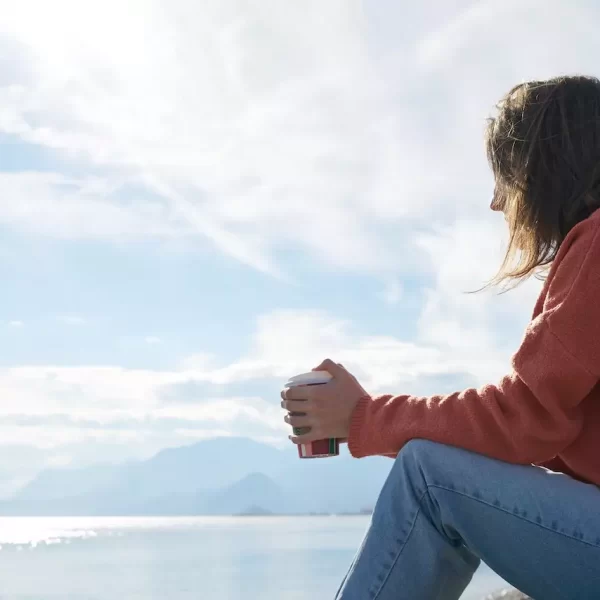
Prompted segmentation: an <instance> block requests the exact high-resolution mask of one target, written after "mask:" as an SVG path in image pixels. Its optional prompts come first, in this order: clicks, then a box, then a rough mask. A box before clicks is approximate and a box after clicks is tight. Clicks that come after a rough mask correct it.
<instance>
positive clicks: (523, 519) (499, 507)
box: [421, 484, 600, 550]
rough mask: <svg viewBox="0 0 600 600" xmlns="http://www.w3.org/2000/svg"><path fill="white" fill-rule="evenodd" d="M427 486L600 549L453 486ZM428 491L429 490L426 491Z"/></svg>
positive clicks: (599, 548)
mask: <svg viewBox="0 0 600 600" xmlns="http://www.w3.org/2000/svg"><path fill="white" fill-rule="evenodd" d="M427 488H428V489H429V488H437V489H440V490H445V491H446V492H451V493H453V494H458V495H459V496H463V497H464V498H469V500H473V501H474V502H479V504H484V505H485V506H489V507H490V508H493V509H495V510H499V511H500V512H503V513H505V514H507V515H510V516H512V517H517V519H520V520H521V521H525V523H529V524H530V525H535V526H536V527H539V528H540V529H544V530H545V531H548V532H549V533H555V534H557V535H561V536H563V537H566V538H567V539H569V540H573V541H574V542H580V543H581V544H585V545H586V546H590V547H592V548H596V550H600V546H598V545H597V544H592V543H591V542H588V541H586V540H582V539H579V538H576V537H573V536H572V535H569V534H568V533H563V532H562V531H558V530H557V529H552V528H550V527H546V526H545V525H542V524H541V523H537V522H535V521H531V520H529V519H526V518H525V517H522V516H521V515H516V514H515V513H514V512H512V511H510V510H506V509H505V508H502V506H496V505H495V504H491V503H489V502H486V501H485V500H482V499H481V498H475V497H473V496H471V495H470V494H467V493H465V492H459V491H458V490H453V489H451V488H447V487H445V486H443V485H439V484H438V485H436V484H428V485H427ZM426 493H427V492H426ZM424 496H425V494H423V496H421V500H422V499H423V497H424Z"/></svg>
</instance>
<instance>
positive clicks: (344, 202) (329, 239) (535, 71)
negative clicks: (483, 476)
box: [0, 0, 600, 456]
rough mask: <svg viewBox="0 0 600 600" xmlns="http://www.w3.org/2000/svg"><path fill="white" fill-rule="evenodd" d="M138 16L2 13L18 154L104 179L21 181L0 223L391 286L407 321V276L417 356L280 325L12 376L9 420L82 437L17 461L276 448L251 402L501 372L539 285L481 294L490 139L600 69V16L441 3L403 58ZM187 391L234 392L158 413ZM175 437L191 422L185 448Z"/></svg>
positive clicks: (409, 386)
mask: <svg viewBox="0 0 600 600" xmlns="http://www.w3.org/2000/svg"><path fill="white" fill-rule="evenodd" d="M450 4H452V9H451V8H449V5H450ZM394 5H395V6H396V9H395V10H398V11H399V10H400V9H398V8H397V6H398V3H394ZM127 6H128V10H126V11H124V10H123V3H122V2H117V1H116V0H105V1H104V2H102V3H100V2H95V3H94V2H86V3H82V2H80V1H76V0H54V2H52V3H43V2H39V1H37V2H36V1H34V0H21V2H19V3H15V2H13V1H10V2H9V1H8V0H0V12H1V14H2V19H0V133H3V134H6V135H9V136H12V137H14V138H16V139H18V140H20V141H21V142H22V143H25V144H31V145H37V146H42V147H44V148H45V149H46V150H49V151H50V153H51V154H52V156H54V157H59V158H62V159H66V160H67V161H70V162H69V166H70V169H71V171H73V172H76V173H83V175H76V176H74V175H72V174H65V173H63V172H60V171H61V169H60V167H59V166H57V167H56V168H55V172H52V173H48V172H44V173H42V172H23V173H0V189H2V197H1V198H0V225H1V226H2V227H3V228H7V229H10V230H14V231H17V232H20V233H21V234H25V235H30V236H43V237H52V238H58V239H61V240H81V239H90V238H91V239H94V240H102V241H110V242H111V243H118V244H125V243H129V242H130V241H138V240H148V239H152V240H160V241H163V242H164V241H168V242H170V243H171V242H173V241H181V240H185V241H186V242H187V241H189V240H192V241H193V242H196V241H197V240H198V239H202V240H208V241H210V243H212V244H213V245H214V246H215V247H216V248H218V249H219V250H220V251H221V252H223V253H225V254H226V255H228V256H230V257H233V258H234V259H236V260H239V261H241V262H242V263H244V264H247V265H249V266H251V267H253V268H255V269H258V270H260V271H263V272H267V273H271V274H275V275H281V274H282V272H286V269H287V268H288V266H287V265H286V264H284V263H283V262H282V260H283V259H282V258H281V257H282V256H286V255H287V253H286V252H281V251H282V250H285V251H288V250H290V249H291V250H293V251H298V253H299V255H300V256H301V257H302V259H303V260H304V259H307V260H310V259H312V260H317V261H318V262H319V264H324V265H325V266H327V267H330V268H334V269H336V270H343V269H344V270H349V271H366V272H369V273H372V274H375V275H376V276H377V281H384V282H385V289H384V290H383V293H382V299H383V300H384V301H386V302H388V303H389V304H391V305H396V304H397V305H398V306H399V307H400V308H401V302H402V297H403V296H402V293H403V287H406V288H408V284H407V285H405V284H404V281H405V279H404V275H406V274H410V275H418V276H419V277H421V278H422V280H424V281H427V283H426V289H425V290H424V297H425V303H424V306H423V311H422V314H421V315H420V318H419V321H418V335H417V337H416V338H415V339H413V340H407V339H397V338H395V337H391V336H390V337H382V336H372V335H369V333H368V331H363V330H358V329H356V327H355V326H354V325H353V324H352V323H348V322H344V321H341V320H339V319H337V318H336V317H334V316H332V315H330V314H326V313H323V312H319V311H296V312H293V311H292V312H290V311H276V312H273V313H271V314H269V315H265V316H263V317H262V318H261V319H259V320H258V323H257V330H256V333H255V336H254V338H253V340H252V342H253V343H252V345H251V349H250V350H249V351H248V352H247V353H246V354H244V355H243V356H240V357H238V359H237V360H235V361H232V362H231V363H228V364H223V363H222V362H221V361H219V359H218V357H215V356H212V355H209V354H202V353H200V354H198V355H194V356H191V357H189V358H188V359H187V360H186V361H182V364H181V366H180V368H179V369H177V370H171V371H166V370H165V371H150V370H147V371H145V370H130V369H122V368H119V367H117V366H114V367H97V366H89V367H55V366H46V367H22V368H18V369H9V370H7V369H4V370H1V371H0V387H2V389H3V390H5V393H6V394H7V396H6V397H7V398H11V399H12V401H11V402H7V403H3V404H2V405H0V415H4V416H6V417H8V416H11V415H13V416H14V414H16V413H20V414H26V415H30V416H31V415H33V416H35V415H37V416H40V417H44V416H47V415H52V414H54V415H70V416H72V418H73V419H75V420H79V425H77V422H66V423H62V424H58V422H56V423H54V425H47V426H43V425H39V424H37V425H33V424H31V423H30V424H29V425H18V426H16V425H14V424H12V425H11V424H10V423H8V424H6V425H4V426H3V427H4V429H3V430H2V435H6V439H15V440H16V439H17V437H18V436H23V435H25V437H26V439H28V440H31V441H32V443H39V444H43V445H44V446H47V447H56V448H58V449H60V448H62V447H63V446H64V445H66V444H67V443H69V444H82V443H84V442H85V440H89V439H90V436H91V437H92V438H94V439H95V440H102V443H108V442H110V440H113V441H115V442H118V443H123V444H125V443H128V444H129V443H130V444H131V447H132V448H133V447H141V445H144V444H146V443H147V440H148V439H152V440H154V441H153V442H152V444H160V443H172V442H173V441H174V440H176V439H177V435H181V436H188V435H191V436H197V437H202V436H209V435H213V434H214V433H215V432H219V433H234V432H238V431H239V432H242V433H243V432H247V431H249V430H252V432H253V435H254V436H256V437H264V438H273V437H275V438H276V437H277V436H278V435H280V432H281V431H282V430H281V429H280V428H281V423H280V415H279V413H278V409H277V401H276V398H274V399H271V398H270V397H269V398H268V399H267V398H261V397H260V394H255V393H252V394H240V393H239V387H240V385H241V387H242V388H243V387H244V386H248V387H249V386H250V385H251V383H252V382H256V381H262V380H265V381H266V380H272V381H280V380H283V379H285V378H286V377H287V376H289V375H290V374H291V373H293V372H296V371H299V370H304V369H306V368H310V367H311V366H314V363H315V362H316V361H319V360H320V359H321V358H323V357H325V356H328V355H331V356H332V357H334V358H338V359H339V360H341V361H342V362H344V364H347V365H348V366H349V367H351V368H355V369H356V370H357V372H358V374H359V375H360V376H361V377H362V378H363V380H364V382H365V385H367V386H368V387H369V389H372V390H373V391H388V390H389V391H398V392H402V391H414V392H417V393H420V392H423V393H426V392H428V391H435V390H433V386H434V385H437V384H438V383H439V382H440V381H442V382H444V385H448V386H450V385H454V384H455V383H456V384H458V382H460V383H461V384H462V383H463V382H465V381H468V382H473V383H484V382H486V381H490V380H493V379H494V378H496V377H498V376H500V375H501V374H502V373H503V372H504V370H505V368H506V367H507V365H508V357H509V355H510V352H511V351H513V350H514V349H515V342H516V340H517V339H518V337H520V331H521V329H522V327H523V326H524V324H525V321H526V320H527V317H528V316H529V315H528V313H529V310H530V306H532V304H533V297H534V295H535V294H536V293H537V290H538V289H539V286H538V284H536V283H535V282H530V283H528V284H527V285H525V286H523V287H522V288H519V289H517V290H515V291H513V292H511V293H510V294H508V295H506V296H503V297H502V298H497V297H495V296H494V295H493V294H490V293H485V294H479V295H476V296H473V295H467V294H465V293H464V292H466V291H469V290H473V289H476V288H478V287H480V286H481V285H482V284H483V283H484V282H485V281H486V280H487V279H489V278H490V277H491V275H493V273H494V268H495V266H496V265H497V264H498V262H499V258H500V252H501V242H502V237H503V234H504V227H505V224H504V223H503V221H502V219H501V218H498V217H497V216H495V215H491V214H488V212H489V211H487V204H488V200H487V199H488V198H489V196H490V194H491V190H492V182H491V177H490V174H489V172H488V170H487V166H486V164H485V157H484V153H483V149H482V145H483V144H482V141H481V137H482V135H481V134H482V128H483V122H484V118H485V117H486V116H487V114H488V113H489V111H490V109H491V107H492V106H493V104H494V103H495V102H496V100H497V99H498V98H499V96H500V95H501V94H502V93H504V92H505V91H506V90H507V89H508V88H509V87H511V86H512V85H513V84H514V83H516V82H517V81H520V80H522V79H525V78H531V77H545V76H549V75H554V74H557V73H560V72H572V71H579V72H592V73H593V72H595V71H596V69H597V66H596V64H595V63H596V60H597V59H596V57H597V56H598V50H600V38H599V37H598V36H597V35H596V32H595V30H594V24H595V23H596V22H597V20H598V17H599V16H600V7H598V5H597V3H594V2H591V1H581V2H578V3H566V2H563V1H562V0H544V1H543V0H519V1H517V0H508V1H506V2H503V3H498V2H496V1H494V0H485V1H482V2H462V3H447V2H446V1H445V0H439V1H438V2H435V1H433V0H432V1H430V2H428V3H425V4H424V5H419V6H418V7H416V6H415V7H411V6H409V5H406V7H404V6H403V8H402V12H401V14H400V15H399V18H398V19H397V21H398V23H397V26H394V27H393V28H391V30H392V31H393V33H388V38H387V39H385V40H383V39H380V37H381V36H379V35H378V34H379V32H378V31H373V30H372V28H371V25H372V24H371V23H369V22H368V13H369V10H368V9H367V8H365V7H364V5H362V4H361V3H359V2H358V0H350V1H346V0H333V1H331V2H326V3H323V2H319V1H318V0H307V1H305V2H302V3H284V2H281V1H280V0H264V1H263V2H260V3H239V2H235V1H233V0H211V1H206V2H203V3H197V2H194V1H192V0H175V1H173V2H169V3H167V2H166V1H160V0H157V1H155V2H144V1H143V0H132V1H131V2H129V3H128V5H127ZM369 6H370V5H369ZM379 6H385V3H382V4H381V5H378V7H379ZM455 7H459V10H457V9H456V8H455ZM370 10H373V9H372V7H371V8H370ZM380 10H385V9H383V8H381V9H380ZM438 11H443V12H444V15H446V14H447V15H448V18H447V19H446V18H445V17H444V19H437V18H436V17H434V16H432V15H434V14H436V15H437V14H438ZM413 12H414V13H415V14H416V12H419V14H420V15H421V16H423V15H424V18H422V19H421V20H418V21H417V20H415V19H413V18H412V17H413ZM450 13H453V14H450ZM32 15H35V18H32ZM66 15H68V16H66ZM440 20H442V21H445V22H444V23H443V24H441V25H439V26H438V24H437V23H439V22H440ZM417 22H418V23H420V24H421V25H422V26H423V27H424V29H423V30H422V31H418V30H414V23H417ZM107 40H108V41H109V43H107ZM406 40H410V42H407V41H406ZM412 40H416V41H415V42H414V43H412ZM1 57H6V58H5V59H4V60H2V58H1ZM59 164H60V163H59ZM194 247H195V246H194ZM290 275H291V276H293V273H291V274H290ZM15 323H18V322H16V321H15ZM151 339H153V336H148V337H147V338H146V341H147V342H148V340H151ZM482 348H484V349H485V350H486V351H485V353H483V352H482ZM189 382H193V383H198V382H200V383H203V384H207V385H210V386H215V387H216V388H219V389H220V390H221V392H220V393H219V394H215V396H214V397H213V396H210V395H206V396H205V397H204V398H203V402H202V403H201V405H200V404H194V403H193V402H187V403H181V404H177V403H171V404H169V403H167V404H165V403H164V402H162V401H161V393H162V391H164V389H165V388H167V387H169V386H176V385H181V384H186V383H189ZM233 386H236V393H235V394H233V393H230V394H229V395H227V394H228V392H227V390H228V389H229V390H230V389H231V388H232V387H233ZM430 388H431V389H430ZM253 389H254V388H253ZM84 419H87V420H88V421H89V420H90V419H91V420H96V421H97V426H96V427H91V426H85V427H84V426H83V420H84ZM126 419H132V420H133V421H131V422H130V426H127V423H125V422H124V420H126ZM169 419H180V420H181V422H179V423H178V424H177V427H173V428H172V430H171V432H170V433H169V435H167V434H165V433H164V431H162V429H161V425H160V424H161V423H162V424H165V423H170V424H172V421H169ZM132 423H134V424H132ZM253 428H254V429H253ZM11 436H13V437H11ZM69 440H70V441H69ZM97 443H100V442H97ZM144 447H145V448H147V447H148V446H144ZM67 454H68V455H70V452H67ZM60 455H61V456H64V455H63V454H62V450H61V454H60Z"/></svg>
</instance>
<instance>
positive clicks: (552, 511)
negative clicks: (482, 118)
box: [282, 77, 600, 600]
mask: <svg viewBox="0 0 600 600" xmlns="http://www.w3.org/2000/svg"><path fill="white" fill-rule="evenodd" d="M498 109H499V110H498V115H497V116H496V118H494V119H491V120H490V122H489V126H488V130H487V136H486V138H487V139H486V143H487V152H488V157H489V161H490V164H491V167H492V170H493V173H494V176H495V192H494V199H493V201H492V206H491V208H492V209H493V210H497V211H502V212H504V215H505V218H506V220H507V222H508V226H509V229H510V242H509V247H508V251H507V254H506V258H505V260H504V263H503V265H502V268H501V270H500V273H499V275H498V276H497V277H496V280H495V282H513V283H514V282H518V281H520V280H522V279H524V278H526V277H528V276H529V275H531V274H533V273H534V272H538V271H539V270H540V269H541V268H543V267H550V268H549V272H548V274H547V277H546V281H545V285H544V288H543V290H542V292H541V294H540V297H539V299H538V301H537V303H536V305H535V308H534V312H533V319H532V321H531V323H530V325H529V326H528V328H527V330H526V333H525V337H524V339H523V342H522V344H521V347H520V348H519V349H518V351H517V352H516V354H515V355H514V357H513V360H512V372H511V373H510V374H509V375H507V376H506V377H504V378H503V379H502V380H501V382H500V383H499V384H498V385H486V386H484V387H482V388H480V389H468V390H465V391H463V392H460V393H455V394H451V395H448V396H433V397H430V398H417V397H414V396H407V395H404V396H391V395H386V396H379V397H371V396H369V395H368V394H367V393H366V392H365V390H364V389H363V388H362V387H361V385H360V384H359V383H358V381H357V380H356V379H355V378H354V377H353V376H352V375H351V374H350V373H348V372H347V371H346V370H345V369H344V368H343V367H342V366H341V365H337V364H336V363H334V362H332V361H330V360H327V361H325V362H323V363H322V364H321V365H319V366H318V367H317V369H318V370H327V371H329V372H330V373H331V374H332V375H333V379H332V381H331V382H330V383H328V384H326V385H323V386H314V387H303V388H302V387H298V388H293V389H289V390H287V391H285V392H284V393H283V394H282V395H283V402H282V406H283V408H284V409H286V410H287V411H289V412H302V413H305V416H301V417H299V416H291V415H290V414H289V413H288V414H287V415H286V417H285V420H286V422H287V423H289V424H290V425H292V426H294V427H311V430H310V433H309V434H307V435H304V436H301V437H292V438H291V439H292V441H293V442H294V443H296V444H300V443H306V442H309V441H312V440H315V439H320V438H326V437H338V438H347V440H348V444H349V449H350V452H351V453H352V455H353V456H355V457H363V456H369V455H386V456H390V457H394V458H395V463H394V466H393V468H392V470H391V473H390V475H389V477H388V479H387V481H386V483H385V485H384V487H383V489H382V491H381V494H380V497H379V500H378V502H377V505H376V507H375V510H374V513H373V518H372V521H371V524H370V526H369V530H368V532H367V534H366V538H365V540H364V542H363V544H362V546H361V548H360V550H359V552H358V555H357V556H356V558H355V560H354V562H353V564H352V566H351V568H350V570H349V572H348V574H347V576H346V578H345V580H344V582H343V583H342V586H341V588H340V590H339V592H338V595H337V598H338V600H374V599H378V600H402V599H407V600H408V599H411V600H413V599H425V600H430V599H436V600H442V599H443V600H450V599H456V598H459V597H460V595H461V593H462V592H463V590H464V589H465V587H466V586H467V584H468V583H469V581H470V580H471V577H472V575H473V573H474V572H475V570H476V568H477V566H478V565H479V561H480V559H482V560H484V561H485V562H486V563H487V564H488V565H490V566H491V567H492V568H493V569H494V570H495V571H496V572H497V573H499V574H500V575H501V576H502V577H503V578H504V579H506V580H507V581H509V582H510V583H511V584H513V585H515V586H516V587H518V588H519V589H521V590H522V591H524V592H526V593H527V594H529V595H530V596H532V597H533V598H535V599H536V600H559V599H560V600H564V599H566V598H569V599H575V598H577V599H587V598H590V599H591V598H595V599H598V598H600V488H599V487H597V486H599V485H600V385H599V382H600V210H596V209H597V208H599V207H600V81H598V80H597V79H594V78H590V77H560V78H555V79H550V80H548V81H535V82H529V83H525V84H521V85H518V86H516V87H515V88H513V89H512V90H511V91H510V92H509V93H508V94H507V95H506V97H505V98H504V99H503V100H502V101H501V103H500V104H499V106H498Z"/></svg>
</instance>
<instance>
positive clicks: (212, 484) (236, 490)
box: [0, 437, 392, 515]
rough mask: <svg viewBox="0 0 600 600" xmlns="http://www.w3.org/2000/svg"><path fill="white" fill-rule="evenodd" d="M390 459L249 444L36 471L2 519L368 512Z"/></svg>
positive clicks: (1, 505)
mask: <svg viewBox="0 0 600 600" xmlns="http://www.w3.org/2000/svg"><path fill="white" fill-rule="evenodd" d="M391 465H392V461H391V460H389V459H385V458H371V459H361V460H359V461H358V460H354V459H352V458H350V457H349V456H348V455H342V456H339V457H336V458H328V459H317V460H300V459H299V458H298V457H297V454H296V450H295V448H294V447H292V446H290V447H289V448H286V449H285V450H279V449H277V448H274V447H272V446H269V445H266V444H260V443H258V442H254V441H252V440H249V439H246V438H227V437H223V438H217V439H213V440H206V441H202V442H198V443H196V444H193V445H191V446H184V447H180V448H169V449H167V450H163V451H161V452H159V453H158V454H156V455H155V456H153V457H152V458H150V459H148V460H144V461H130V462H127V463H124V464H121V465H98V466H94V467H88V468H80V469H51V470H48V471H44V472H42V473H40V474H39V475H38V476H37V477H36V478H35V479H34V480H33V481H31V482H30V483H29V484H28V485H26V486H24V487H23V488H22V489H21V490H19V491H18V492H17V493H16V494H14V496H13V497H12V498H10V499H9V500H5V501H2V502H0V514H6V515H15V514H20V515H194V514H206V515H223V514H249V513H252V514H271V513H273V514H291V513H310V512H313V513H314V512H316V513H342V512H358V511H360V510H362V509H364V508H367V507H372V506H373V505H374V502H375V500H376V498H377V494H378V492H379V490H380V489H381V486H382V484H383V482H384V481H385V477H386V476H387V474H388V472H389V469H390V467H391Z"/></svg>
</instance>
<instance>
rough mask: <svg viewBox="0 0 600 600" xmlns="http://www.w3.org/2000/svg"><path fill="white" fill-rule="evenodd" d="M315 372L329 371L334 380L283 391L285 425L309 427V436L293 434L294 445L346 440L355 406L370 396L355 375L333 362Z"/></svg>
mask: <svg viewBox="0 0 600 600" xmlns="http://www.w3.org/2000/svg"><path fill="white" fill-rule="evenodd" d="M313 371H327V372H328V373H329V374H330V375H331V376H332V379H331V381H329V382H328V383H325V384H322V385H303V386H298V387H294V388H289V389H287V390H284V391H283V392H281V398H282V402H281V407H282V408H284V409H285V410H287V411H288V414H287V415H286V416H285V418H284V420H285V422H286V423H288V424H289V425H291V426H292V427H310V432H309V433H306V434H304V435H298V436H293V435H292V436H290V440H292V442H294V444H307V443H309V442H313V441H315V440H322V439H326V438H338V439H341V440H345V439H347V438H348V432H349V429H350V419H351V417H352V412H353V411H354V407H355V406H356V404H357V403H358V401H359V400H360V399H361V398H364V397H365V396H368V394H367V392H366V391H365V390H364V388H363V387H362V386H361V385H360V383H358V381H357V380H356V378H355V377H354V376H353V375H351V374H350V373H349V372H348V371H346V369H344V367H343V366H342V365H340V364H338V363H335V362H333V361H332V360H329V359H327V360H324V361H323V362H322V363H321V364H320V365H319V366H318V367H316V368H315V369H313ZM290 413H304V415H303V416H293V415H291V414H290Z"/></svg>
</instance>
